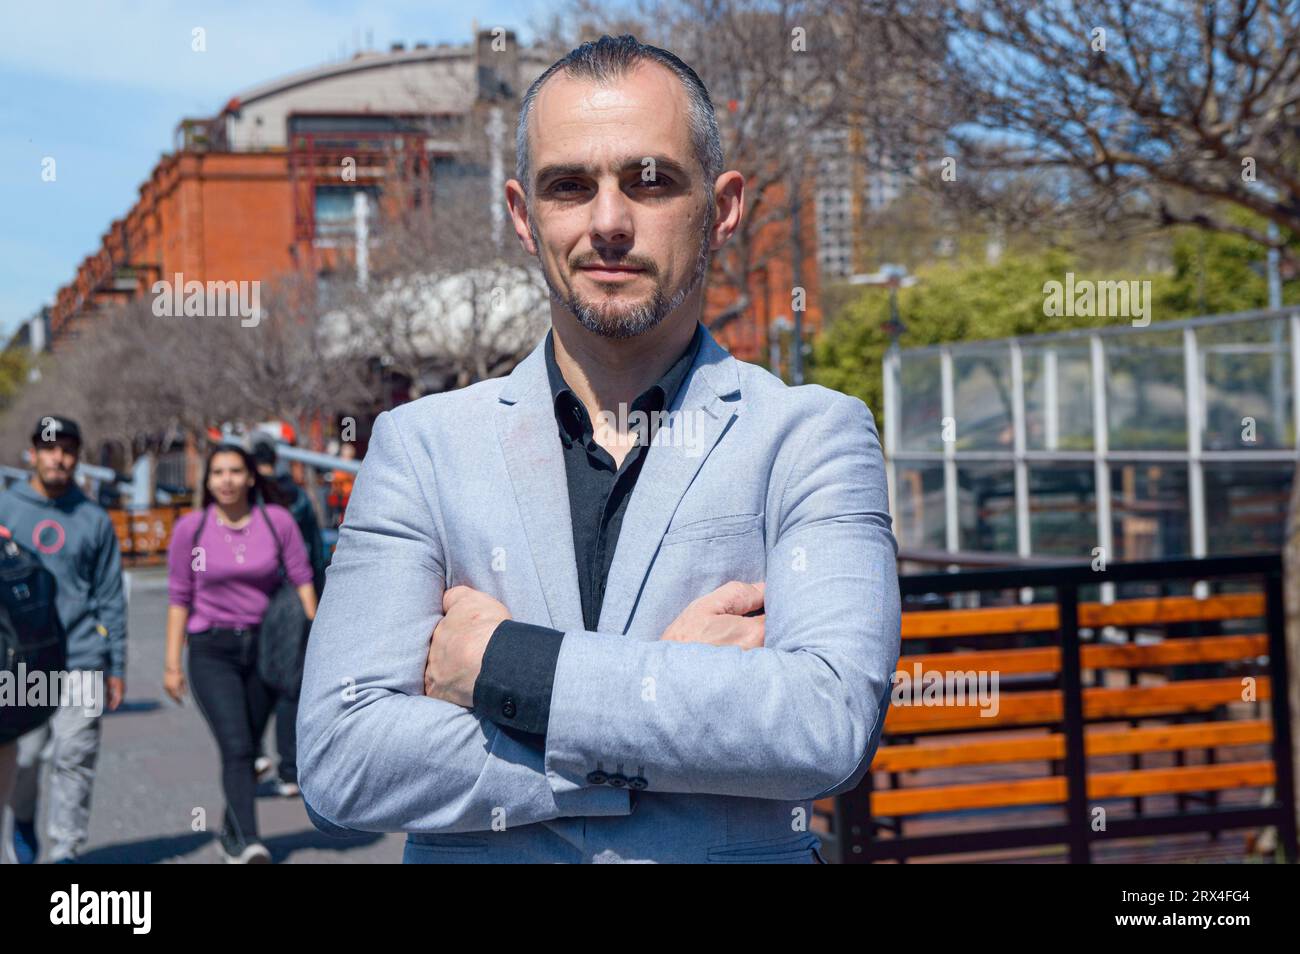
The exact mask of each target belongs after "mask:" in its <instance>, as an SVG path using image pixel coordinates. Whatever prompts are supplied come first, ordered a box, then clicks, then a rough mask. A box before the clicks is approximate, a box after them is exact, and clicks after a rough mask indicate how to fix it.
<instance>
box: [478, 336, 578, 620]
mask: <svg viewBox="0 0 1300 954" xmlns="http://www.w3.org/2000/svg"><path fill="white" fill-rule="evenodd" d="M545 346H546V339H545V337H543V338H542V340H541V342H540V343H539V344H538V345H537V347H535V348H534V349H533V350H532V352H531V353H530V354H529V355H528V357H526V358H524V360H523V361H521V362H520V363H519V365H518V366H517V367H516V368H515V369H514V371H512V372H511V373H510V376H509V377H507V378H506V380H505V383H504V384H502V386H501V393H500V395H499V397H498V403H497V405H496V414H495V417H496V429H497V436H498V438H499V439H500V441H501V451H502V453H503V454H504V455H505V459H506V470H507V471H508V472H509V474H510V483H511V485H512V487H513V488H514V493H515V500H516V501H517V502H518V504H519V513H520V516H521V517H522V518H523V522H524V533H525V535H526V536H527V538H528V549H529V552H530V554H531V556H532V560H533V566H534V567H535V568H536V570H537V577H538V580H539V581H540V583H541V587H542V594H543V595H544V597H545V599H546V609H547V612H548V613H549V614H550V617H551V620H550V625H551V626H552V627H554V628H556V629H581V628H582V596H581V594H580V593H579V591H578V567H577V557H576V556H575V555H574V550H573V521H572V519H571V517H570V514H569V484H568V478H567V476H566V474H565V470H564V455H563V453H562V452H561V449H560V438H559V434H558V431H557V425H556V423H555V411H554V409H553V408H552V405H551V388H550V384H549V382H548V381H547V377H546V354H545V351H544V348H545ZM509 558H510V559H517V558H518V557H517V556H511V557H509Z"/></svg>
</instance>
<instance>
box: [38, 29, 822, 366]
mask: <svg viewBox="0 0 1300 954" xmlns="http://www.w3.org/2000/svg"><path fill="white" fill-rule="evenodd" d="M555 58H556V57H555V56H554V55H552V54H551V53H550V52H546V51H542V50H539V49H535V48H534V49H530V48H523V47H520V46H518V44H517V43H516V42H515V38H514V35H513V34H509V33H507V34H504V35H503V36H500V37H494V36H493V34H492V33H491V32H490V31H483V32H481V33H480V34H479V36H478V37H477V38H476V40H475V42H474V43H472V44H465V45H460V46H452V45H446V44H444V45H439V46H436V47H430V46H426V45H419V46H416V47H415V48H413V49H410V50H407V49H404V48H401V47H400V46H399V45H394V47H393V49H392V50H390V51H389V52H388V53H375V52H367V53H359V54H357V55H356V56H355V57H353V58H352V59H350V60H347V61H346V62H341V63H333V64H329V65H326V66H323V67H319V68H316V69H312V70H307V71H303V72H300V73H296V74H292V75H290V76H286V77H282V78H280V79H277V80H274V81H272V82H269V83H266V84H264V85H262V86H259V87H256V88H254V89H251V90H248V91H246V92H244V93H242V94H240V95H239V96H237V97H236V98H234V99H231V100H230V102H229V103H228V104H227V105H226V107H225V108H224V109H223V110H222V111H221V112H220V113H219V114H218V115H217V116H214V117H211V118H207V119H197V120H193V119H187V120H184V121H182V122H181V124H180V125H179V127H178V130H177V140H178V141H177V148H176V150H175V151H174V152H173V153H171V154H170V155H167V156H165V157H164V158H163V159H162V160H161V161H160V162H159V163H158V165H157V166H156V167H155V169H154V170H153V172H152V173H151V174H150V176H149V178H148V180H147V181H146V182H145V183H144V185H142V186H141V187H140V198H139V200H138V201H137V202H136V204H135V205H134V206H133V207H132V209H131V210H130V211H129V212H128V213H127V214H126V215H125V216H124V217H123V218H122V219H119V220H117V221H115V222H114V223H113V224H112V225H111V226H110V228H109V230H108V232H107V233H106V234H105V236H104V238H103V242H102V245H101V247H100V249H99V251H98V252H96V253H95V254H94V255H91V256H89V257H88V258H87V259H86V260H85V261H83V262H82V264H81V266H80V267H79V268H78V270H77V274H76V276H75V278H74V279H73V280H72V282H71V283H70V284H68V285H67V286H65V287H64V288H62V289H60V290H59V292H58V295H57V298H56V300H55V302H54V305H53V307H52V309H51V312H50V346H51V348H52V349H53V350H56V351H57V350H58V349H59V348H60V347H63V346H65V345H66V344H67V343H68V342H70V341H72V340H74V339H75V338H76V336H77V334H78V331H79V330H80V329H82V328H84V327H85V324H86V323H87V322H90V321H93V320H94V318H95V312H96V310H97V309H99V308H101V307H102V306H104V305H106V304H111V303H116V302H121V301H123V300H127V299H132V298H135V297H137V296H141V295H148V294H151V291H150V289H151V286H152V284H153V283H154V282H155V281H158V280H169V281H170V280H171V277H172V276H173V275H174V274H176V273H178V272H179V273H182V274H183V275H184V277H185V279H186V280H187V281H189V280H197V281H200V282H206V281H210V280H212V281H244V280H248V281H253V280H263V281H265V280H270V279H272V278H274V277H275V276H277V275H282V274H285V273H288V272H292V271H294V270H301V271H303V272H307V273H319V272H320V271H321V270H322V269H327V268H328V267H329V266H330V264H331V262H332V261H333V259H334V256H336V255H338V254H346V249H347V246H348V244H349V243H348V240H347V238H346V236H348V235H350V230H351V222H352V219H351V207H352V195H353V193H355V192H356V191H358V190H364V191H367V192H369V193H370V194H371V195H373V196H374V197H375V198H376V200H378V201H383V199H382V195H383V186H384V178H385V175H386V174H388V170H391V168H392V161H393V158H394V156H397V157H399V159H400V161H403V162H409V163H413V164H414V165H415V166H416V167H417V171H423V172H424V173H427V174H428V175H429V176H430V177H431V178H432V179H434V180H436V179H437V177H438V174H439V170H440V169H441V168H443V167H444V165H445V164H454V163H455V162H456V161H457V156H458V154H459V152H460V150H462V149H463V145H462V143H463V142H464V136H463V135H462V134H463V133H464V132H465V130H466V128H467V126H468V127H471V128H477V129H482V128H484V127H485V125H486V123H487V120H488V118H489V115H490V113H491V112H492V111H493V110H500V111H501V115H503V116H504V117H505V122H506V129H507V133H506V136H505V138H504V144H505V147H506V149H507V150H508V155H507V156H506V157H505V158H506V161H505V167H506V168H507V169H513V166H514V149H513V126H514V117H515V116H516V115H517V111H518V101H519V98H520V97H521V96H522V94H523V92H524V91H525V90H526V89H527V87H528V85H529V84H530V83H531V82H532V81H533V80H534V79H535V78H536V77H537V76H538V75H540V73H541V72H543V71H544V70H545V69H546V67H547V66H549V65H550V64H551V63H552V62H553V61H554V60H555ZM719 120H720V122H724V123H725V121H726V117H725V115H722V112H721V111H720V115H719ZM480 124H482V125H480ZM344 157H350V158H351V159H353V160H354V162H355V178H354V179H351V180H349V181H344V180H343V178H342V176H341V174H340V169H341V162H342V160H343V158H344ZM742 171H743V170H742ZM772 198H773V199H775V198H777V197H772ZM811 198H812V196H811V191H810V195H809V201H808V203H807V207H808V208H809V210H810V212H809V214H808V216H807V217H806V219H805V228H804V244H803V248H804V249H806V250H807V254H806V261H805V263H804V266H803V269H802V275H803V285H804V287H805V288H806V289H807V310H806V312H805V316H804V323H805V334H806V335H811V333H812V331H813V330H814V329H815V328H816V327H818V325H819V324H820V319H821V313H820V309H819V306H818V299H819V296H818V294H817V291H818V289H817V256H816V234H815V229H814V228H813V214H812V211H811V210H812V207H813V206H812V201H811ZM787 237H788V225H787V224H785V223H778V224H774V225H772V226H770V227H769V228H768V229H767V230H766V231H765V232H764V233H762V234H761V235H760V236H758V241H757V242H756V245H757V247H758V248H757V251H758V252H759V253H761V252H762V251H763V250H764V249H765V248H768V247H770V245H771V243H779V242H784V241H786V239H787ZM791 285H792V269H791V268H790V261H789V257H788V255H787V256H784V257H777V258H776V259H774V260H773V261H772V262H771V263H770V264H769V265H768V266H767V268H766V269H765V270H763V271H761V272H759V273H756V274H755V275H754V276H753V277H752V280H751V288H750V293H751V296H752V305H751V307H750V308H749V309H748V310H747V311H746V313H745V314H743V315H742V316H741V317H740V318H738V319H737V320H735V321H732V322H730V323H728V324H727V325H726V326H725V327H724V328H722V329H720V330H718V331H717V332H716V334H717V336H718V337H719V339H720V340H721V341H722V342H723V343H724V344H725V345H727V347H728V348H730V349H731V350H732V351H733V353H735V354H736V355H737V356H739V357H741V358H744V359H746V360H751V361H759V362H763V361H765V360H766V359H767V355H768V351H769V339H768V331H769V328H770V325H771V322H772V321H773V320H774V319H775V318H776V317H777V316H779V315H785V316H787V317H788V316H789V314H790V306H791V303H790V288H791ZM734 299H735V294H734V290H733V291H728V290H723V289H719V288H718V287H717V283H716V282H714V283H712V286H711V291H710V294H709V297H708V305H707V314H706V320H708V319H710V318H712V317H713V316H715V315H718V314H720V313H721V312H722V311H723V310H724V309H725V308H726V306H727V305H728V304H730V303H731V302H732V301H734Z"/></svg>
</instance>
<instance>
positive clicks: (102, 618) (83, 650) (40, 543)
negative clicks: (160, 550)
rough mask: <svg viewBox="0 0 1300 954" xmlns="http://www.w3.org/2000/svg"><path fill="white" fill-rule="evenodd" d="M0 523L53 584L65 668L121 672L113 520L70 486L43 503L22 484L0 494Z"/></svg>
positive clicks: (121, 620)
mask: <svg viewBox="0 0 1300 954" xmlns="http://www.w3.org/2000/svg"><path fill="white" fill-rule="evenodd" d="M0 525H2V526H5V527H7V528H8V529H9V532H10V533H12V534H13V538H14V540H15V541H16V542H17V543H19V544H21V545H22V546H25V547H27V548H28V549H30V550H32V551H33V552H34V553H36V555H37V556H39V557H40V559H41V562H42V563H44V564H45V566H46V568H47V569H48V570H49V571H50V572H51V573H53V574H54V576H55V578H56V579H57V581H58V597H57V600H56V603H57V607H58V611H59V619H60V620H62V621H63V626H64V628H65V629H66V630H67V633H68V668H69V669H102V670H104V675H105V676H123V677H125V675H126V601H125V599H124V598H123V594H122V555H121V551H120V550H119V548H118V544H117V534H116V533H115V532H114V531H113V521H112V520H110V519H109V516H108V513H107V512H106V511H105V510H104V509H103V508H102V507H100V506H99V505H98V504H96V503H93V502H92V501H91V500H90V499H89V498H88V497H87V496H86V495H85V494H83V493H82V492H81V489H80V488H79V487H77V486H76V485H75V484H74V485H71V486H69V488H68V490H67V492H66V493H64V494H63V495H62V496H61V497H55V498H53V499H50V498H49V497H45V496H43V495H42V494H40V493H38V492H37V491H36V490H34V489H33V488H32V486H31V485H30V484H29V483H27V482H25V481H24V482H19V483H15V484H14V485H13V486H12V487H10V488H9V489H8V490H6V491H4V492H3V493H0Z"/></svg>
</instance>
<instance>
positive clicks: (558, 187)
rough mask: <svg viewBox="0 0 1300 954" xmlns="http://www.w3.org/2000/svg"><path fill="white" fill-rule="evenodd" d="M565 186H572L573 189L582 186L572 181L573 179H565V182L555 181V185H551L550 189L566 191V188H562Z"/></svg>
mask: <svg viewBox="0 0 1300 954" xmlns="http://www.w3.org/2000/svg"><path fill="white" fill-rule="evenodd" d="M565 186H573V187H574V188H575V189H581V188H582V186H581V185H579V184H578V183H576V182H573V181H565V182H557V183H555V185H553V186H551V191H552V192H566V191H568V190H566V189H565V188H564V187H565Z"/></svg>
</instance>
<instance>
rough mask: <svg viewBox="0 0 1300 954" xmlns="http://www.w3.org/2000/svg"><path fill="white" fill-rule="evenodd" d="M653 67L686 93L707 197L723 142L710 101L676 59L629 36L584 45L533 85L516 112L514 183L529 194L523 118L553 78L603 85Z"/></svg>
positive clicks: (717, 171) (719, 169)
mask: <svg viewBox="0 0 1300 954" xmlns="http://www.w3.org/2000/svg"><path fill="white" fill-rule="evenodd" d="M646 61H653V62H655V63H659V64H661V65H663V66H665V67H667V68H668V69H669V70H671V71H672V72H673V74H674V75H675V76H676V77H677V78H678V80H680V81H681V84H682V86H683V87H684V88H685V89H686V97H687V102H688V117H689V120H690V125H691V145H692V146H693V147H694V149H695V157H696V159H698V160H699V163H700V166H701V167H702V168H703V169H704V175H705V183H704V188H705V191H706V192H707V193H709V194H710V195H711V194H712V191H713V183H714V182H716V181H717V178H718V176H720V175H722V162H723V157H722V138H721V136H719V135H718V117H717V115H716V114H715V113H714V111H713V101H712V100H711V99H710V98H709V91H708V89H707V88H706V87H705V85H704V83H703V82H702V81H701V80H700V78H699V76H697V75H696V73H695V70H693V69H691V68H690V67H689V66H687V65H686V64H685V63H683V62H682V61H681V60H680V59H678V58H677V57H676V56H674V55H673V54H672V53H669V52H668V51H667V50H661V49H660V48H659V47H657V46H650V45H649V44H646V43H641V42H640V41H639V40H637V38H636V37H634V36H632V35H631V34H624V35H623V36H618V37H613V36H602V37H601V38H600V39H599V40H594V41H592V42H589V43H584V44H582V46H579V47H577V48H576V49H573V50H571V51H569V52H568V53H567V54H565V56H564V57H563V59H560V60H557V61H556V62H554V63H552V64H551V65H550V66H549V67H548V68H547V70H546V72H545V73H543V74H542V75H541V76H539V77H537V79H535V80H534V81H533V85H531V86H529V87H528V92H527V93H525V94H524V100H523V103H522V104H521V105H520V107H519V124H518V125H517V126H516V127H515V178H516V179H518V180H519V183H520V185H522V186H523V188H524V194H525V195H527V194H528V190H529V182H528V176H529V175H530V174H531V168H530V162H529V155H528V117H529V115H530V114H531V113H532V111H533V101H534V100H535V99H536V98H537V91H538V90H539V89H541V88H542V84H544V83H545V82H546V81H547V80H548V79H550V78H551V76H553V75H554V74H555V73H558V72H560V71H561V70H563V71H564V72H565V74H567V75H568V76H572V77H574V78H578V79H590V80H594V81H595V82H597V83H601V84H608V83H611V82H613V81H614V80H616V79H618V78H620V77H622V76H625V75H626V74H627V73H628V72H630V71H631V69H632V68H633V67H634V66H636V65H637V64H638V63H642V62H646Z"/></svg>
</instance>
